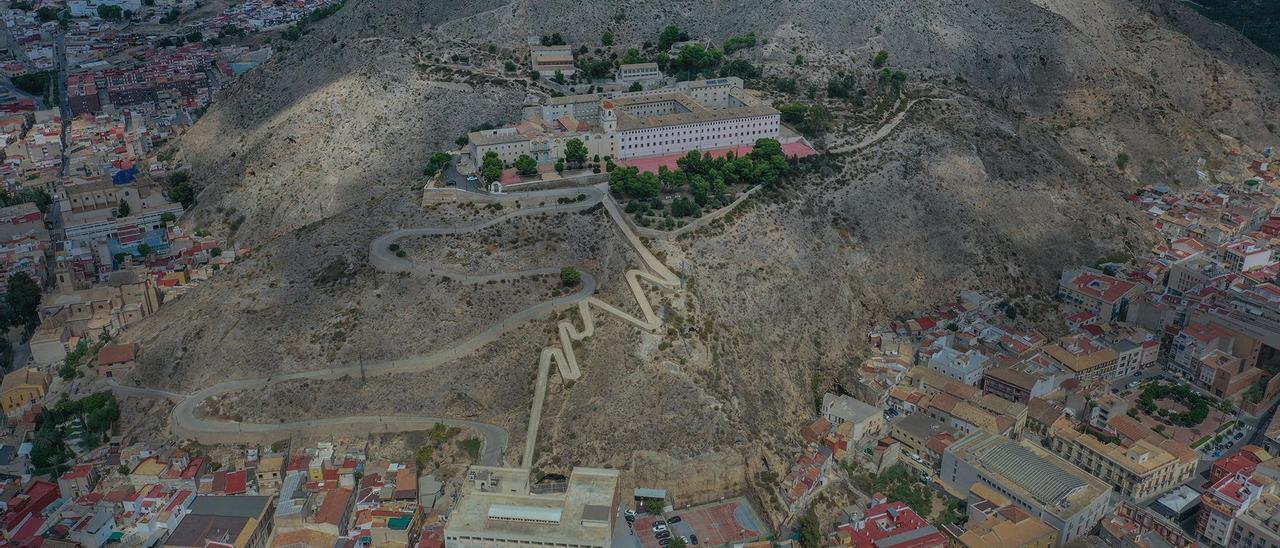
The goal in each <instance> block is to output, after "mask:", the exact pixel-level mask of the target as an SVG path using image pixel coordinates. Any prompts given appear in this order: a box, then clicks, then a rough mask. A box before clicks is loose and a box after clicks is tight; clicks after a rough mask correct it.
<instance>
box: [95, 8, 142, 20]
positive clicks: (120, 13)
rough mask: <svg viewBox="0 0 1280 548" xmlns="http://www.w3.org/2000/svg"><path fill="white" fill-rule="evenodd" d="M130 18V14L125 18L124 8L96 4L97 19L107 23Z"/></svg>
mask: <svg viewBox="0 0 1280 548" xmlns="http://www.w3.org/2000/svg"><path fill="white" fill-rule="evenodd" d="M132 16H133V14H132V13H130V14H128V16H126V15H125V11H124V8H122V7H120V6H112V5H110V4H98V17H101V18H103V19H106V20H108V21H119V20H121V19H124V18H126V17H132Z"/></svg>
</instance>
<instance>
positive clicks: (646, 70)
mask: <svg viewBox="0 0 1280 548" xmlns="http://www.w3.org/2000/svg"><path fill="white" fill-rule="evenodd" d="M660 78H662V71H660V70H658V64H657V63H635V64H631V65H622V66H619V67H618V74H617V80H618V82H620V83H624V84H630V83H632V82H647V81H649V80H657V79H660Z"/></svg>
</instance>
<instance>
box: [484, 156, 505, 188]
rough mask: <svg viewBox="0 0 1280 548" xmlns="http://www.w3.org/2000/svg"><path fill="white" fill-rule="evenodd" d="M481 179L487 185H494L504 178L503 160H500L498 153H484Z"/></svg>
mask: <svg viewBox="0 0 1280 548" xmlns="http://www.w3.org/2000/svg"><path fill="white" fill-rule="evenodd" d="M480 177H481V178H483V179H484V182H485V183H492V182H494V181H497V180H498V179H501V178H502V160H501V159H500V158H498V153H496V152H493V151H489V152H486V153H484V158H483V160H482V161H481V163H480Z"/></svg>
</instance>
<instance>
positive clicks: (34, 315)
mask: <svg viewBox="0 0 1280 548" xmlns="http://www.w3.org/2000/svg"><path fill="white" fill-rule="evenodd" d="M5 316H6V317H7V318H8V321H9V325H10V326H12V327H21V328H22V329H23V332H25V333H28V334H30V333H33V332H35V330H36V327H39V326H40V285H39V284H37V283H36V281H35V280H33V279H31V276H29V275H27V273H26V272H16V273H14V275H13V276H10V277H9V286H8V290H7V292H6V293H5Z"/></svg>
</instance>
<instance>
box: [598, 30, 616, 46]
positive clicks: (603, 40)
mask: <svg viewBox="0 0 1280 548" xmlns="http://www.w3.org/2000/svg"><path fill="white" fill-rule="evenodd" d="M600 44H601V45H604V46H612V45H613V33H612V32H610V31H607V30H606V31H604V34H601V35H600Z"/></svg>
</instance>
